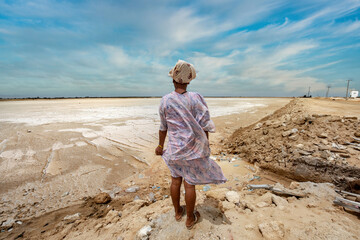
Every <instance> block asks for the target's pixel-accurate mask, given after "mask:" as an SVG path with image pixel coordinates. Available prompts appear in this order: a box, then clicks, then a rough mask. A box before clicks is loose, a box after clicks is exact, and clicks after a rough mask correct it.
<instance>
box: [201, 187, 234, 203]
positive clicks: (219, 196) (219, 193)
mask: <svg viewBox="0 0 360 240" xmlns="http://www.w3.org/2000/svg"><path fill="white" fill-rule="evenodd" d="M228 191H229V190H228V189H227V188H217V189H214V190H210V191H207V192H206V193H205V195H206V196H207V197H209V198H213V199H216V200H219V201H224V200H225V198H226V193H227V192H228Z"/></svg>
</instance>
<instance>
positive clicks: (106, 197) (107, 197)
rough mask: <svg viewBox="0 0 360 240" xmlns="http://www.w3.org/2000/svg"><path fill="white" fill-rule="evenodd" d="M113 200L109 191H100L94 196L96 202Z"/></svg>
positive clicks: (101, 202)
mask: <svg viewBox="0 0 360 240" xmlns="http://www.w3.org/2000/svg"><path fill="white" fill-rule="evenodd" d="M110 201H111V197H110V195H109V194H108V193H104V192H102V193H99V194H98V195H96V196H95V197H94V202H95V203H97V204H105V203H108V202H110Z"/></svg>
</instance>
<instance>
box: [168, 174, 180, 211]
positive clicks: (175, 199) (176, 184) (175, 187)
mask: <svg viewBox="0 0 360 240" xmlns="http://www.w3.org/2000/svg"><path fill="white" fill-rule="evenodd" d="M181 182H182V177H178V178H174V177H171V186H170V195H171V200H172V203H173V205H174V209H175V217H176V218H177V217H180V215H181V214H182V209H181V208H180V187H181Z"/></svg>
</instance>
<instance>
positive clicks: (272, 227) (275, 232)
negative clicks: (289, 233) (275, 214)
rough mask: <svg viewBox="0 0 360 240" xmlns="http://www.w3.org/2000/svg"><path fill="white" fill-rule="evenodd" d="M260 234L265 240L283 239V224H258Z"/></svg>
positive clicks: (278, 222)
mask: <svg viewBox="0 0 360 240" xmlns="http://www.w3.org/2000/svg"><path fill="white" fill-rule="evenodd" d="M259 230H260V233H261V234H262V235H263V237H264V238H265V239H267V240H273V239H283V238H284V237H285V230H284V224H283V223H282V222H280V221H271V222H265V223H261V224H259Z"/></svg>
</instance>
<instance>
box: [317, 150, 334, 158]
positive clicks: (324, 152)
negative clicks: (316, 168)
mask: <svg viewBox="0 0 360 240" xmlns="http://www.w3.org/2000/svg"><path fill="white" fill-rule="evenodd" d="M330 156H331V155H330V152H329V151H328V150H326V151H321V152H320V157H321V158H323V159H328V157H330Z"/></svg>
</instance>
